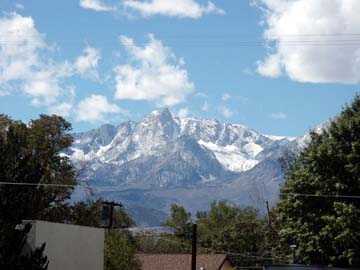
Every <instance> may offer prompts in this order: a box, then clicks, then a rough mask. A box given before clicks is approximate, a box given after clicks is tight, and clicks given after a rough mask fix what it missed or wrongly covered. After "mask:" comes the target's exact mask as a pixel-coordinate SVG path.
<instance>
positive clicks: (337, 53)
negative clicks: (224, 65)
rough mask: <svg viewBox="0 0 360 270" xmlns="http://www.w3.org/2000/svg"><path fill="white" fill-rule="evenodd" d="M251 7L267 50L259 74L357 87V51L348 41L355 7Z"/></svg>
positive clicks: (359, 22) (337, 1)
mask: <svg viewBox="0 0 360 270" xmlns="http://www.w3.org/2000/svg"><path fill="white" fill-rule="evenodd" d="M255 1H257V4H258V6H260V8H261V10H263V12H264V16H265V32H264V37H265V40H266V41H267V42H268V45H269V47H270V49H269V52H268V55H267V57H266V58H265V59H263V60H260V61H258V63H257V65H258V69H257V70H258V72H259V73H260V74H262V75H264V76H269V77H279V76H281V75H283V74H285V75H287V76H289V78H290V79H292V80H294V81H299V82H312V83H358V82H359V81H360V45H359V43H358V42H357V41H356V40H357V37H356V36H353V34H354V33H355V34H356V33H358V30H359V28H360V17H359V10H360V1H358V0H332V1H328V0H312V1H308V0H292V1H288V0H255ZM354 39H355V41H352V40H354Z"/></svg>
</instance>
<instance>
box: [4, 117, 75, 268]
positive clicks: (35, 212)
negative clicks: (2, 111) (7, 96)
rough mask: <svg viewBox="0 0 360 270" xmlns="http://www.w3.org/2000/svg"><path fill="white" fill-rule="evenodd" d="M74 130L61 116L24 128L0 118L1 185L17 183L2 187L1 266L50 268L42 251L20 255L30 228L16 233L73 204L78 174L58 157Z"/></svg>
mask: <svg viewBox="0 0 360 270" xmlns="http://www.w3.org/2000/svg"><path fill="white" fill-rule="evenodd" d="M70 130H71V125H70V124H69V123H68V122H66V121H65V120H64V119H62V118H61V117H57V116H46V115H41V116H40V118H39V119H36V120H32V121H30V122H29V123H28V124H25V123H23V122H21V121H14V120H12V119H11V118H9V117H7V116H4V115H0V181H1V182H9V183H13V184H12V185H9V184H0V224H1V226H0V230H1V238H0V246H1V247H2V253H1V255H0V266H3V267H5V266H7V265H9V262H10V265H12V266H16V269H46V268H47V262H46V261H47V259H46V258H45V257H43V255H42V253H43V251H44V247H45V246H44V245H43V246H42V247H41V248H39V249H36V250H35V251H32V252H30V253H28V254H27V255H24V254H20V253H19V252H20V251H22V250H23V248H24V245H25V240H26V235H27V233H28V231H29V230H30V227H31V226H30V225H26V226H25V227H24V228H23V229H15V228H16V225H18V224H20V223H21V222H22V220H26V219H43V220H46V219H47V218H48V217H50V216H51V215H49V214H50V213H55V212H53V210H57V209H59V208H63V207H64V205H65V200H67V199H69V198H70V195H71V192H72V190H73V187H72V185H75V184H76V179H75V171H74V169H73V167H72V165H71V163H70V160H69V159H68V158H67V157H65V156H63V155H60V153H61V152H62V151H63V150H65V149H67V148H68V147H69V146H70V145H71V143H72V137H71V136H70V135H69V133H68V132H69V131H70ZM43 184H50V185H51V186H44V185H43ZM58 185H67V186H65V187H64V186H58ZM58 214H62V212H61V211H58ZM52 218H54V217H53V216H52ZM57 218H60V217H57ZM63 218H64V217H63ZM29 226H30V227H29ZM3 267H1V269H3ZM9 267H10V266H9ZM9 267H5V268H4V269H12V268H9Z"/></svg>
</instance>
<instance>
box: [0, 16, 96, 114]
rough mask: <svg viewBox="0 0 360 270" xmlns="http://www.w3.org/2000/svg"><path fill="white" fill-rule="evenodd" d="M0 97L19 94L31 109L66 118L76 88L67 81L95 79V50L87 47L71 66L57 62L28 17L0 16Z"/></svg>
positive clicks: (68, 63)
mask: <svg viewBox="0 0 360 270" xmlns="http://www.w3.org/2000/svg"><path fill="white" fill-rule="evenodd" d="M0 33H1V34H2V35H3V36H4V37H6V38H1V39H0V95H10V94H12V93H15V92H21V93H23V94H25V95H26V96H29V97H30V98H31V104H32V105H34V106H40V105H41V106H47V107H48V111H49V112H51V113H57V112H58V113H59V114H60V115H64V116H67V115H68V113H67V112H66V110H68V109H69V108H70V104H72V103H73V98H74V95H75V93H74V92H75V88H74V87H71V86H69V85H68V84H67V81H66V79H67V78H69V77H72V76H75V75H80V76H85V77H97V70H96V68H97V65H98V62H99V60H100V52H99V50H98V49H95V48H91V47H87V48H85V50H84V55H82V56H80V57H78V58H77V59H76V60H75V61H74V63H71V62H69V61H63V62H57V61H55V60H53V59H52V57H51V50H50V46H48V45H47V44H46V42H45V40H44V35H42V34H41V33H39V32H38V31H37V29H36V27H35V23H34V20H33V19H32V18H31V17H25V16H22V15H19V14H17V13H9V14H6V15H4V16H3V17H0Z"/></svg>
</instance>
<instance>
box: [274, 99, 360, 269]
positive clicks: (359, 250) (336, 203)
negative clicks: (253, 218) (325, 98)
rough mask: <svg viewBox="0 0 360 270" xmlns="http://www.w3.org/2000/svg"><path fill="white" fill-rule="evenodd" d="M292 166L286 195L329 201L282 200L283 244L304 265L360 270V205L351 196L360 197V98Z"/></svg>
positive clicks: (314, 134) (316, 136) (317, 135)
mask: <svg viewBox="0 0 360 270" xmlns="http://www.w3.org/2000/svg"><path fill="white" fill-rule="evenodd" d="M288 164H290V165H289V166H288V167H287V168H288V170H287V171H286V184H285V186H284V187H283V188H282V189H281V192H282V193H287V194H316V195H323V196H318V197H313V196H296V195H285V196H284V195H283V196H281V199H280V201H279V204H278V206H277V212H278V220H279V222H280V224H281V230H280V232H279V235H280V244H281V245H282V246H283V247H284V248H285V250H286V249H287V254H290V250H289V245H291V244H295V245H297V258H298V262H299V263H306V264H325V265H328V264H332V265H338V266H359V265H360V260H359V259H360V200H359V199H357V198H351V197H346V196H354V195H356V196H359V195H360V97H359V96H356V97H355V99H354V100H353V102H352V104H351V105H347V106H345V107H344V108H343V111H342V112H341V113H340V115H339V116H338V117H337V118H336V119H334V120H333V121H331V122H330V124H329V125H328V126H327V127H325V128H324V129H323V130H322V131H321V132H320V133H319V132H311V140H310V142H309V143H308V145H307V147H306V148H305V149H304V150H303V151H302V152H301V153H300V155H299V156H298V158H296V159H295V160H293V161H292V162H289V163H288ZM328 195H329V196H328ZM336 196H340V197H336Z"/></svg>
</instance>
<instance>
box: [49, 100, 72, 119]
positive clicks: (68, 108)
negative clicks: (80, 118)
mask: <svg viewBox="0 0 360 270" xmlns="http://www.w3.org/2000/svg"><path fill="white" fill-rule="evenodd" d="M73 107H74V105H73V103H71V102H62V103H60V104H57V105H55V106H52V107H50V108H49V110H48V112H49V113H50V114H56V115H60V116H63V117H67V116H69V115H71V113H72V110H73Z"/></svg>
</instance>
